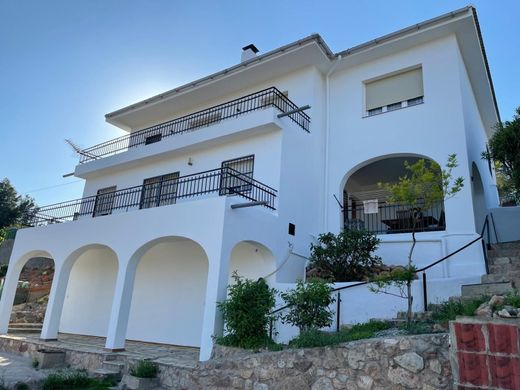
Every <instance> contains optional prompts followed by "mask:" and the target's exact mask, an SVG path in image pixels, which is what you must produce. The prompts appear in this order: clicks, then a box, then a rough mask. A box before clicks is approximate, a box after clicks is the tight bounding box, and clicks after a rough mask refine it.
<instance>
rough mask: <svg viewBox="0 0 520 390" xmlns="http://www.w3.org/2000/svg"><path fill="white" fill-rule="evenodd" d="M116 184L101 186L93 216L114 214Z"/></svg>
mask: <svg viewBox="0 0 520 390" xmlns="http://www.w3.org/2000/svg"><path fill="white" fill-rule="evenodd" d="M116 188H117V187H116V186H112V187H106V188H101V189H100V190H98V192H97V195H96V203H95V204H94V213H93V215H92V216H93V217H100V216H102V215H109V214H112V207H113V206H114V199H115V197H116Z"/></svg>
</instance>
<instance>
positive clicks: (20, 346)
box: [0, 336, 106, 372]
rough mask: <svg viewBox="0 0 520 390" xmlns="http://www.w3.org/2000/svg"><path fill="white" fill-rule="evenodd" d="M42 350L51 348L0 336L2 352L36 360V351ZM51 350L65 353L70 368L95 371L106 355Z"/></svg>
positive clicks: (61, 349) (58, 348)
mask: <svg viewBox="0 0 520 390" xmlns="http://www.w3.org/2000/svg"><path fill="white" fill-rule="evenodd" d="M40 348H49V347H48V346H46V345H45V344H38V343H33V342H26V341H24V340H21V339H16V338H13V337H12V336H11V337H2V336H0V351H2V352H10V353H14V354H17V355H22V356H25V357H30V358H33V359H34V358H35V357H36V351H37V350H38V349H40ZM51 349H54V350H59V351H64V352H65V364H66V365H67V366H70V367H74V368H80V369H84V370H87V371H90V372H92V371H94V370H96V369H98V368H100V367H101V365H102V363H103V360H105V355H106V354H100V353H95V352H86V351H75V350H71V349H65V348H60V347H59V346H52V348H51Z"/></svg>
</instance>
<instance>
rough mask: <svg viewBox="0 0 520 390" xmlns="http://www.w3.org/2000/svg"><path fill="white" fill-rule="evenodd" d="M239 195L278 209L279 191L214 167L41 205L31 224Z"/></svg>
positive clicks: (244, 176)
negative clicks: (201, 198) (180, 201)
mask: <svg viewBox="0 0 520 390" xmlns="http://www.w3.org/2000/svg"><path fill="white" fill-rule="evenodd" d="M208 195H217V196H219V195H237V196H240V197H242V198H245V199H247V200H250V201H252V202H262V203H261V205H262V206H265V207H267V208H269V209H272V210H275V200H276V196H277V191H276V190H275V189H273V188H271V187H269V186H268V185H265V184H263V183H261V182H259V181H257V180H254V179H253V178H251V177H250V176H248V175H244V174H242V173H240V172H238V171H236V170H234V169H232V168H229V167H225V168H219V169H213V170H210V171H205V172H201V173H196V174H193V175H186V176H180V177H177V178H174V179H172V180H166V181H162V182H160V183H153V184H148V185H140V186H136V187H130V188H125V189H122V190H117V191H113V192H108V193H104V194H100V195H96V196H89V197H86V198H82V199H76V200H72V201H68V202H62V203H57V204H54V205H50V206H45V207H40V208H37V209H35V210H34V211H32V212H31V213H32V214H31V215H29V216H28V218H27V221H28V225H29V226H40V225H47V224H51V223H61V222H67V221H73V220H77V219H79V218H82V217H84V216H91V217H99V216H102V215H108V214H112V213H116V212H126V211H130V210H137V209H143V208H151V207H160V206H166V205H170V204H174V203H176V202H177V201H178V200H181V199H187V198H194V197H201V196H208Z"/></svg>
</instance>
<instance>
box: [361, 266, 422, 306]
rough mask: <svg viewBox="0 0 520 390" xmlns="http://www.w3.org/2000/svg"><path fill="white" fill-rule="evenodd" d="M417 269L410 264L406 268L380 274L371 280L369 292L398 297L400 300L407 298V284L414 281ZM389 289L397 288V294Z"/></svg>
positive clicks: (397, 268)
mask: <svg viewBox="0 0 520 390" xmlns="http://www.w3.org/2000/svg"><path fill="white" fill-rule="evenodd" d="M416 273H417V268H416V267H415V266H414V265H413V264H412V265H411V266H408V267H396V268H394V269H392V270H391V271H387V272H382V273H381V274H379V275H376V276H375V277H374V278H373V279H371V282H372V284H371V285H370V286H369V289H370V291H372V292H375V293H384V294H388V295H394V296H398V297H400V298H405V299H407V298H408V292H407V291H406V288H407V286H408V283H411V282H412V281H413V280H414V279H416V278H417V277H416ZM391 287H395V288H397V290H398V291H399V292H398V293H397V294H396V293H393V292H391V291H390V288H391Z"/></svg>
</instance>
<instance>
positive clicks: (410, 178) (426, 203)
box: [372, 154, 464, 324]
mask: <svg viewBox="0 0 520 390" xmlns="http://www.w3.org/2000/svg"><path fill="white" fill-rule="evenodd" d="M404 166H405V169H406V170H407V174H406V175H405V176H403V177H400V178H399V181H398V182H397V183H394V184H389V183H387V184H380V185H381V186H382V187H384V188H385V189H387V190H388V191H389V192H390V197H389V199H388V201H389V203H398V204H401V205H405V206H406V207H407V208H408V210H409V212H410V216H411V218H412V229H411V230H412V245H411V247H410V251H409V252H408V265H407V267H406V268H405V269H404V270H400V271H399V270H398V271H393V274H392V272H390V273H388V274H383V275H381V276H379V277H377V278H376V279H375V280H374V283H375V286H376V287H373V288H372V289H373V291H375V292H384V293H388V291H387V289H386V288H387V287H388V286H390V285H394V286H396V287H397V288H398V289H399V291H400V292H401V294H400V295H401V296H402V297H403V298H405V299H406V300H407V303H408V311H407V321H408V324H410V322H411V320H412V304H413V296H412V281H413V279H414V278H415V272H416V268H415V266H414V265H413V261H412V256H413V251H414V249H415V246H416V243H417V240H416V238H415V233H416V229H417V226H418V224H419V222H420V220H421V218H422V210H427V209H430V208H431V207H433V206H434V205H436V204H438V203H440V202H443V201H445V200H447V199H449V198H451V197H453V196H455V195H456V194H457V193H458V192H459V191H460V190H461V189H462V187H463V186H464V178H462V177H457V178H455V179H454V178H453V174H452V171H453V169H454V168H456V167H457V166H458V164H457V155H456V154H450V155H449V156H448V161H447V163H446V168H445V169H441V167H440V166H439V164H437V163H436V162H434V161H431V160H424V159H420V160H418V161H417V162H415V163H414V164H410V163H408V161H405V163H404ZM404 285H406V292H405V290H404V288H403V286H404Z"/></svg>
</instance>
